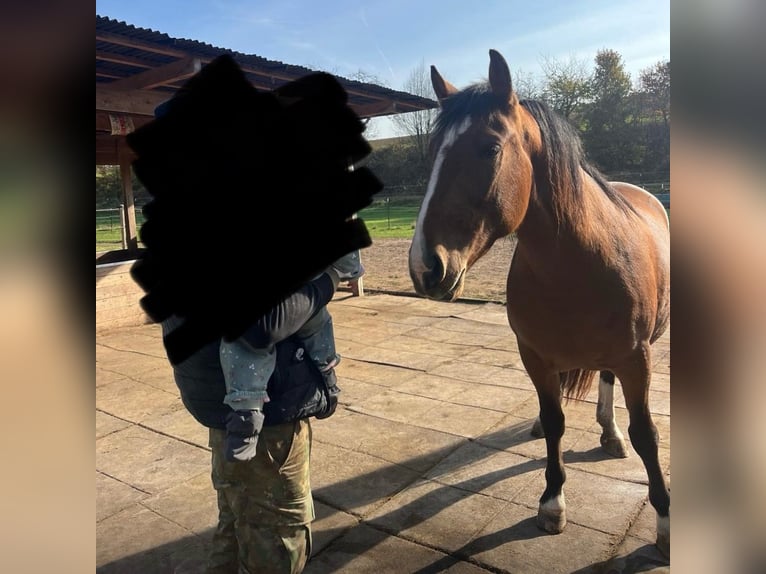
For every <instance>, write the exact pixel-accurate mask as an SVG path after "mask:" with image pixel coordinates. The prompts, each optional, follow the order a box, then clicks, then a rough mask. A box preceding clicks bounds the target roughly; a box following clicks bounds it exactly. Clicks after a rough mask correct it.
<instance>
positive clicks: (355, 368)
mask: <svg viewBox="0 0 766 574" xmlns="http://www.w3.org/2000/svg"><path fill="white" fill-rule="evenodd" d="M418 372H420V371H418V370H415V371H413V370H412V369H405V368H402V367H396V366H393V365H378V364H375V363H369V362H366V361H363V360H357V359H354V358H353V357H345V356H344V357H343V358H342V359H341V362H340V365H339V366H338V369H337V371H336V374H337V375H338V378H339V379H340V378H342V377H348V378H350V379H354V380H356V381H362V382H364V383H370V384H374V385H379V386H382V387H396V386H397V385H399V384H400V383H402V382H403V381H407V380H409V379H410V378H412V377H413V376H415V375H416V374H418Z"/></svg>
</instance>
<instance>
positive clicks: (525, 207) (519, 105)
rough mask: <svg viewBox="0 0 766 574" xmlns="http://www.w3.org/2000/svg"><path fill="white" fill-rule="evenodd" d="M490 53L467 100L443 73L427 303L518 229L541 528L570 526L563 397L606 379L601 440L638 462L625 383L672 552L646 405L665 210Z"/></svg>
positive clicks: (522, 336) (435, 77)
mask: <svg viewBox="0 0 766 574" xmlns="http://www.w3.org/2000/svg"><path fill="white" fill-rule="evenodd" d="M489 55H490V65H489V81H488V82H487V83H482V84H475V85H472V86H469V87H468V88H465V89H463V90H460V91H459V90H458V89H456V88H455V87H454V86H453V85H452V84H450V83H449V82H447V81H446V80H444V78H442V77H441V75H440V74H439V72H438V71H437V70H436V68H435V67H433V66H432V67H431V80H432V83H433V87H434V91H435V92H436V95H437V97H438V99H439V103H440V108H441V109H440V112H439V116H438V118H437V120H436V124H435V128H434V131H433V133H432V141H431V146H432V153H433V161H434V163H433V169H432V172H431V178H430V181H429V183H428V189H427V192H426V196H425V198H424V200H423V204H422V206H421V208H420V213H419V215H418V220H417V224H416V229H415V236H414V238H413V241H412V245H411V247H410V256H409V266H410V275H411V277H412V281H413V284H414V286H415V289H416V291H417V292H418V293H420V294H421V295H424V296H427V297H429V298H432V299H438V300H444V301H452V300H454V299H456V298H457V297H458V296H459V295H460V293H461V292H462V289H463V281H464V279H465V274H466V270H467V269H469V268H470V267H471V266H472V265H473V264H474V263H475V262H476V261H477V260H478V259H479V258H480V257H481V256H482V255H484V254H485V253H486V252H487V250H488V249H489V248H490V247H491V246H492V244H493V243H494V242H495V241H496V240H497V239H499V238H501V237H504V236H506V235H508V234H510V233H512V232H516V234H517V237H518V244H517V247H516V250H515V253H514V256H513V261H512V262H511V267H510V271H509V273H508V284H507V311H508V320H509V323H510V326H511V328H512V329H513V331H514V332H515V334H516V337H517V340H518V346H519V353H520V355H521V359H522V361H523V362H524V366H525V368H526V370H527V372H528V374H529V376H530V378H531V379H532V382H533V383H534V386H535V389H536V391H537V395H538V399H539V402H540V418H539V422H540V423H541V424H542V431H543V433H544V434H545V441H546V447H547V467H546V472H545V478H546V483H547V484H546V488H545V491H544V492H543V495H542V497H541V498H540V507H539V511H538V518H537V520H538V525H539V526H540V527H541V528H543V529H544V530H546V531H548V532H551V533H558V532H561V531H562V529H563V528H564V526H565V525H566V504H565V501H564V493H563V489H562V487H563V484H564V481H565V479H566V476H565V471H564V464H563V459H562V455H561V437H562V435H563V433H564V413H563V410H562V405H561V399H562V393H563V394H564V395H565V396H567V397H582V396H583V395H585V394H586V393H587V392H588V389H589V387H590V385H591V382H592V380H593V377H594V375H595V373H596V372H597V371H601V381H600V386H599V390H600V393H599V395H600V396H599V406H598V409H597V418H598V420H599V422H600V423H601V424H602V426H603V427H604V434H603V435H602V444H603V445H604V446H605V448H607V450H608V451H609V452H611V453H612V454H616V455H618V456H625V454H626V453H625V445H624V441H623V439H622V435H621V434H620V432H619V430H618V429H617V426H616V425H615V424H614V413H613V406H612V402H611V399H612V387H613V383H614V377H615V375H616V376H617V377H618V378H619V379H620V382H621V383H622V389H623V393H624V395H625V401H626V404H627V407H628V411H629V414H630V427H629V435H630V440H631V442H632V444H633V447H634V448H635V449H636V452H637V453H638V454H639V456H640V457H641V459H642V461H643V463H644V466H645V468H646V472H647V475H648V478H649V499H650V501H651V503H652V505H653V506H654V508H655V510H656V511H657V545H658V547H659V548H660V550H661V551H663V553H665V554H667V555H669V552H670V495H669V493H668V488H667V485H666V483H665V478H664V475H663V472H662V469H661V467H660V463H659V461H658V456H657V429H656V427H655V426H654V423H653V422H652V418H651V415H650V412H649V406H648V389H649V382H650V378H651V348H650V345H651V343H653V342H654V341H655V340H656V339H657V338H658V337H659V336H660V335H662V333H663V332H664V331H665V329H666V328H667V325H668V319H669V313H670V240H669V223H668V217H667V214H666V212H665V209H664V208H663V206H662V204H661V203H660V202H659V201H658V200H657V199H656V198H654V196H652V195H651V194H649V193H648V192H646V191H644V190H643V189H641V188H638V187H636V186H633V185H630V184H627V183H609V182H607V181H605V179H604V178H603V176H601V175H600V174H599V173H598V171H597V170H596V169H595V168H593V167H592V166H591V165H589V164H588V162H587V161H586V159H585V157H584V154H583V151H582V147H581V144H580V140H579V137H578V136H577V133H576V132H575V130H574V129H573V128H571V127H570V125H569V124H568V123H567V122H566V121H565V120H563V119H562V118H560V117H559V116H557V115H556V114H554V113H553V112H552V111H551V110H550V109H549V108H548V107H547V106H546V105H544V104H542V103H540V102H535V101H519V99H518V97H517V95H516V94H515V93H514V91H513V88H512V85H511V75H510V72H509V69H508V65H507V64H506V62H505V60H504V59H503V57H502V56H501V55H500V54H499V53H498V52H496V51H494V50H490V53H489Z"/></svg>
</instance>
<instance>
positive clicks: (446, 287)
mask: <svg viewBox="0 0 766 574" xmlns="http://www.w3.org/2000/svg"><path fill="white" fill-rule="evenodd" d="M437 261H438V258H437ZM411 275H412V283H413V285H414V287H415V291H416V292H417V293H418V294H420V295H423V296H425V297H428V298H429V299H434V300H437V301H454V300H455V299H457V298H458V297H459V296H460V293H462V291H463V280H464V278H465V268H462V269H461V270H460V272H459V273H458V274H457V275H455V274H454V273H453V274H448V273H446V272H445V270H444V267H443V265H442V264H441V261H439V263H438V264H437V265H435V266H434V267H433V268H431V269H429V270H428V271H426V272H424V273H421V274H420V275H419V276H416V275H415V274H412V273H411Z"/></svg>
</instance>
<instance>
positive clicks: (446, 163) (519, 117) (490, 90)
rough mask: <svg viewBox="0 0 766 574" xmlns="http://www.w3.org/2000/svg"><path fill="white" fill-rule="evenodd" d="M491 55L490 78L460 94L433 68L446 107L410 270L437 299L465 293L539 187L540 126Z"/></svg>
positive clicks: (437, 127)
mask: <svg viewBox="0 0 766 574" xmlns="http://www.w3.org/2000/svg"><path fill="white" fill-rule="evenodd" d="M489 55H490V64H489V81H488V82H487V83H486V84H477V85H473V86H469V87H468V88H466V89H464V90H462V91H459V90H457V88H455V87H454V86H453V85H452V84H450V83H449V82H448V81H446V80H445V79H444V78H442V76H441V75H440V74H439V72H438V71H437V70H436V68H435V67H434V66H431V82H432V84H433V88H434V92H435V93H436V96H437V98H438V100H439V104H440V108H441V109H440V112H439V116H438V117H437V119H436V124H435V128H434V131H433V132H432V135H431V154H432V156H433V167H432V170H431V177H430V180H429V182H428V189H427V191H426V195H425V198H424V199H423V203H422V205H421V207H420V213H419V214H418V220H417V223H416V226H415V235H414V237H413V240H412V245H411V246H410V257H409V267H410V276H411V277H412V282H413V284H414V286H415V290H416V291H417V292H418V293H420V294H422V295H425V296H427V297H430V298H433V299H441V300H454V299H456V298H457V297H458V296H460V293H461V292H462V290H463V282H464V279H465V273H466V270H467V269H469V268H470V267H471V266H472V265H473V264H474V263H475V262H476V261H477V260H478V259H479V258H480V257H481V256H482V255H484V253H486V252H487V250H489V248H490V247H491V246H492V244H493V243H494V242H495V240H497V239H498V238H500V237H504V236H506V235H508V234H510V233H512V232H513V231H515V230H516V228H517V227H518V226H519V225H520V223H521V221H522V219H523V218H524V214H525V212H526V209H527V205H528V203H529V197H530V192H531V189H532V186H533V174H532V162H531V159H530V154H531V151H532V150H534V149H535V148H536V147H539V146H540V132H539V129H537V124H536V123H535V122H534V121H533V120H532V118H531V116H530V115H529V114H528V113H527V112H526V110H524V109H523V107H522V106H521V105H520V104H519V100H518V97H517V96H516V94H515V93H514V91H513V88H512V86H511V74H510V71H509V69H508V65H507V64H506V62H505V60H504V59H503V57H502V56H501V55H500V54H499V53H498V52H496V51H495V50H490V52H489Z"/></svg>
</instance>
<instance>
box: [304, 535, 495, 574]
mask: <svg viewBox="0 0 766 574" xmlns="http://www.w3.org/2000/svg"><path fill="white" fill-rule="evenodd" d="M455 562H456V560H454V559H453V558H451V557H449V556H446V555H444V554H442V553H440V552H437V551H435V550H432V549H430V548H425V547H424V546H420V545H418V544H415V543H412V542H410V541H407V540H403V539H401V538H395V537H392V536H389V535H388V534H386V533H385V532H381V531H379V530H376V529H374V528H370V527H369V526H365V525H359V526H357V527H355V528H353V529H352V530H351V531H349V533H348V534H346V535H345V536H343V537H342V538H340V539H338V540H336V541H335V542H334V543H333V544H332V545H331V546H330V547H329V548H328V549H326V550H325V551H324V552H322V553H321V554H319V555H318V556H316V557H315V558H313V559H312V560H311V561H310V562H309V563H308V565H307V566H306V569H305V570H304V574H329V573H339V574H344V573H345V574H380V573H381V572H396V573H402V574H403V573H408V572H412V573H414V572H419V571H422V572H441V571H444V570H443V569H441V568H439V569H434V570H431V569H429V567H431V566H433V565H440V564H445V565H447V566H450V565H453V564H455ZM479 572H481V570H479ZM466 574H468V572H467V571H466ZM470 574H473V572H471V573H470Z"/></svg>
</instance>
